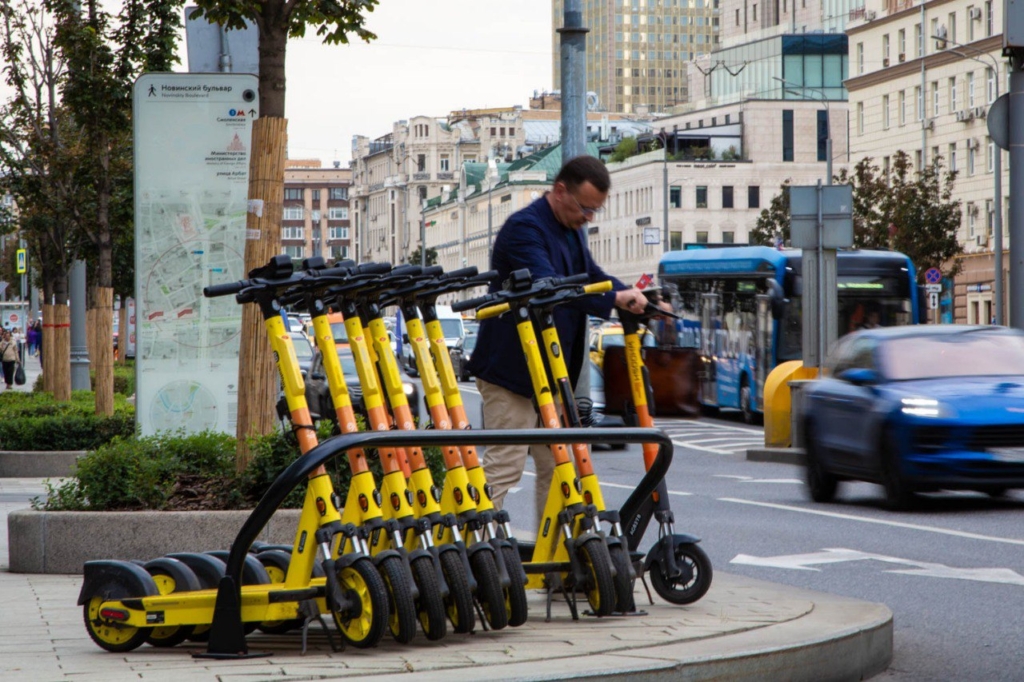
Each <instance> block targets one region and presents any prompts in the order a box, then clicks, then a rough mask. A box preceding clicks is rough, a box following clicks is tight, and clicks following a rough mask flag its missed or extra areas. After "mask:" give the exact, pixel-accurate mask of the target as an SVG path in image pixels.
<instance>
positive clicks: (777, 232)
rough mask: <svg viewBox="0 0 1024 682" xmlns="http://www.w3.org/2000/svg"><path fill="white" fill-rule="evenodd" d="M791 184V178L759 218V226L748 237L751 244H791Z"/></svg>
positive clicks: (786, 180) (784, 183) (783, 184)
mask: <svg viewBox="0 0 1024 682" xmlns="http://www.w3.org/2000/svg"><path fill="white" fill-rule="evenodd" d="M789 182H790V180H789V178H786V179H785V180H784V181H783V183H782V189H781V191H780V192H779V193H778V194H776V195H775V196H774V197H772V201H771V203H770V204H769V205H768V208H766V209H763V210H762V211H761V215H759V216H758V217H757V224H756V225H755V226H754V229H752V230H751V231H750V234H749V235H748V236H747V241H748V242H750V243H751V244H761V245H762V246H777V245H779V244H788V243H789Z"/></svg>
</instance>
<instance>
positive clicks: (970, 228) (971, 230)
mask: <svg viewBox="0 0 1024 682" xmlns="http://www.w3.org/2000/svg"><path fill="white" fill-rule="evenodd" d="M977 215H978V209H976V208H975V207H974V202H973V201H968V202H967V238H968V239H974V237H975V231H976V224H977V223H976V221H975V216H977Z"/></svg>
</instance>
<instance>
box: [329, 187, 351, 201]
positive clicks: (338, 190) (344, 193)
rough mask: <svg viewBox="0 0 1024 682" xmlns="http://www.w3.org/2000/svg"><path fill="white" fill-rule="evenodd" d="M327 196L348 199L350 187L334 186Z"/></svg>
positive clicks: (338, 199)
mask: <svg viewBox="0 0 1024 682" xmlns="http://www.w3.org/2000/svg"><path fill="white" fill-rule="evenodd" d="M327 198H328V199H330V200H332V201H346V200H347V199H348V187H332V188H331V190H330V194H329V195H328V196H327Z"/></svg>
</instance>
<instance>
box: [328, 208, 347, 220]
mask: <svg viewBox="0 0 1024 682" xmlns="http://www.w3.org/2000/svg"><path fill="white" fill-rule="evenodd" d="M327 219H328V220H348V208H347V207H344V206H343V207H340V208H337V207H335V208H329V209H327Z"/></svg>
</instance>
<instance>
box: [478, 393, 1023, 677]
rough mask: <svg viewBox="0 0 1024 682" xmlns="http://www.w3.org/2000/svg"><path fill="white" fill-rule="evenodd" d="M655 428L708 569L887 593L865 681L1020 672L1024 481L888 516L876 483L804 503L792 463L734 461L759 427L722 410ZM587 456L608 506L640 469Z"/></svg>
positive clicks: (525, 493) (524, 502) (616, 459)
mask: <svg viewBox="0 0 1024 682" xmlns="http://www.w3.org/2000/svg"><path fill="white" fill-rule="evenodd" d="M464 386H465V387H466V388H467V389H469V390H467V391H465V398H464V399H465V401H466V403H467V407H468V408H469V413H470V414H471V415H478V414H479V407H478V404H479V403H478V401H479V398H478V396H476V395H475V394H474V393H473V391H472V383H469V384H464ZM659 425H661V426H663V427H664V428H665V429H666V430H667V431H668V432H669V433H670V434H671V435H672V437H673V440H674V441H675V443H676V446H677V449H676V451H675V459H674V462H673V465H672V469H671V470H670V472H669V474H668V477H667V478H668V481H667V482H668V488H669V491H670V493H672V494H671V498H670V499H671V502H672V507H673V510H674V511H675V515H676V530H677V531H679V532H688V533H693V534H695V535H698V536H700V537H702V538H703V541H702V547H703V548H704V550H705V551H706V552H707V553H708V555H709V556H710V557H711V560H712V562H713V565H714V567H715V568H716V569H717V570H721V571H726V572H730V573H737V574H743V575H748V576H751V577H754V578H759V579H763V580H770V581H773V582H778V583H784V584H788V585H794V586H797V587H803V588H808V589H813V590H819V591H822V592H828V593H832V594H839V595H845V596H850V597H855V598H858V599H865V600H870V601H876V602H882V603H884V604H886V605H887V606H888V607H889V608H890V609H891V610H892V611H893V613H894V615H895V653H894V659H893V662H892V665H891V667H890V668H889V670H888V671H887V672H886V673H884V674H882V675H881V676H878V677H876V678H875V679H876V680H883V681H892V682H918V681H921V682H923V681H926V680H929V681H931V680H935V681H940V680H941V681H943V682H945V681H948V680H986V681H988V680H1007V681H1010V680H1014V681H1016V680H1022V679H1024V651H1022V646H1021V639H1022V636H1024V527H1022V524H1021V521H1022V520H1024V491H1014V492H1011V493H1010V494H1009V495H1008V496H1007V497H1005V498H1003V499H998V500H993V499H989V498H988V497H985V496H983V495H980V494H953V493H937V494H934V495H929V496H926V497H924V498H922V499H923V501H922V504H921V505H920V508H919V509H918V510H915V511H913V512H910V513H895V512H889V511H886V510H885V509H883V508H882V505H881V502H882V496H881V489H880V488H879V487H878V486H875V485H871V484H867V483H853V484H850V483H847V484H845V486H844V487H842V488H841V490H840V493H839V497H838V499H837V501H836V502H835V503H833V504H815V503H813V502H811V501H810V500H809V499H808V498H807V496H806V494H805V490H804V486H803V482H802V475H803V470H802V469H801V468H800V467H796V466H792V465H786V464H772V463H758V462H747V461H746V459H745V451H746V448H747V447H750V446H752V445H755V444H757V443H759V442H762V438H763V432H762V430H761V429H760V428H758V427H750V426H746V425H744V424H742V423H741V422H739V421H737V420H730V419H728V418H723V419H708V418H703V419H700V420H681V419H664V420H659ZM593 459H594V461H595V462H596V465H597V469H598V473H599V475H600V477H601V481H602V484H603V487H604V492H605V497H606V500H607V502H608V504H609V506H619V505H620V504H621V503H622V502H623V501H625V499H626V497H627V496H628V494H629V490H630V488H631V487H632V486H633V485H635V483H636V482H637V481H638V480H639V478H640V476H641V474H642V466H643V463H642V458H641V455H640V452H639V448H638V447H636V446H633V448H632V449H631V450H628V451H618V452H613V451H597V452H595V453H594V456H593ZM532 491H533V477H532V475H530V474H529V473H528V474H527V475H526V476H525V477H524V479H523V482H522V485H521V486H520V487H519V488H518V489H515V490H514V491H513V492H512V493H511V494H510V495H509V497H508V498H507V502H506V505H507V508H508V509H509V511H510V513H511V515H512V518H513V521H514V524H515V526H516V528H517V529H521V530H526V531H527V532H529V531H530V530H533V529H532V528H530V526H531V525H532V524H533V521H530V520H529V519H531V518H532V516H533V510H532V506H533V505H532V499H533V492H532ZM654 532H655V531H654V528H653V527H652V528H651V529H650V530H649V531H648V537H647V538H646V539H645V541H644V543H643V545H642V547H649V546H650V544H652V543H653V542H654V539H655V536H654Z"/></svg>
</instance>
